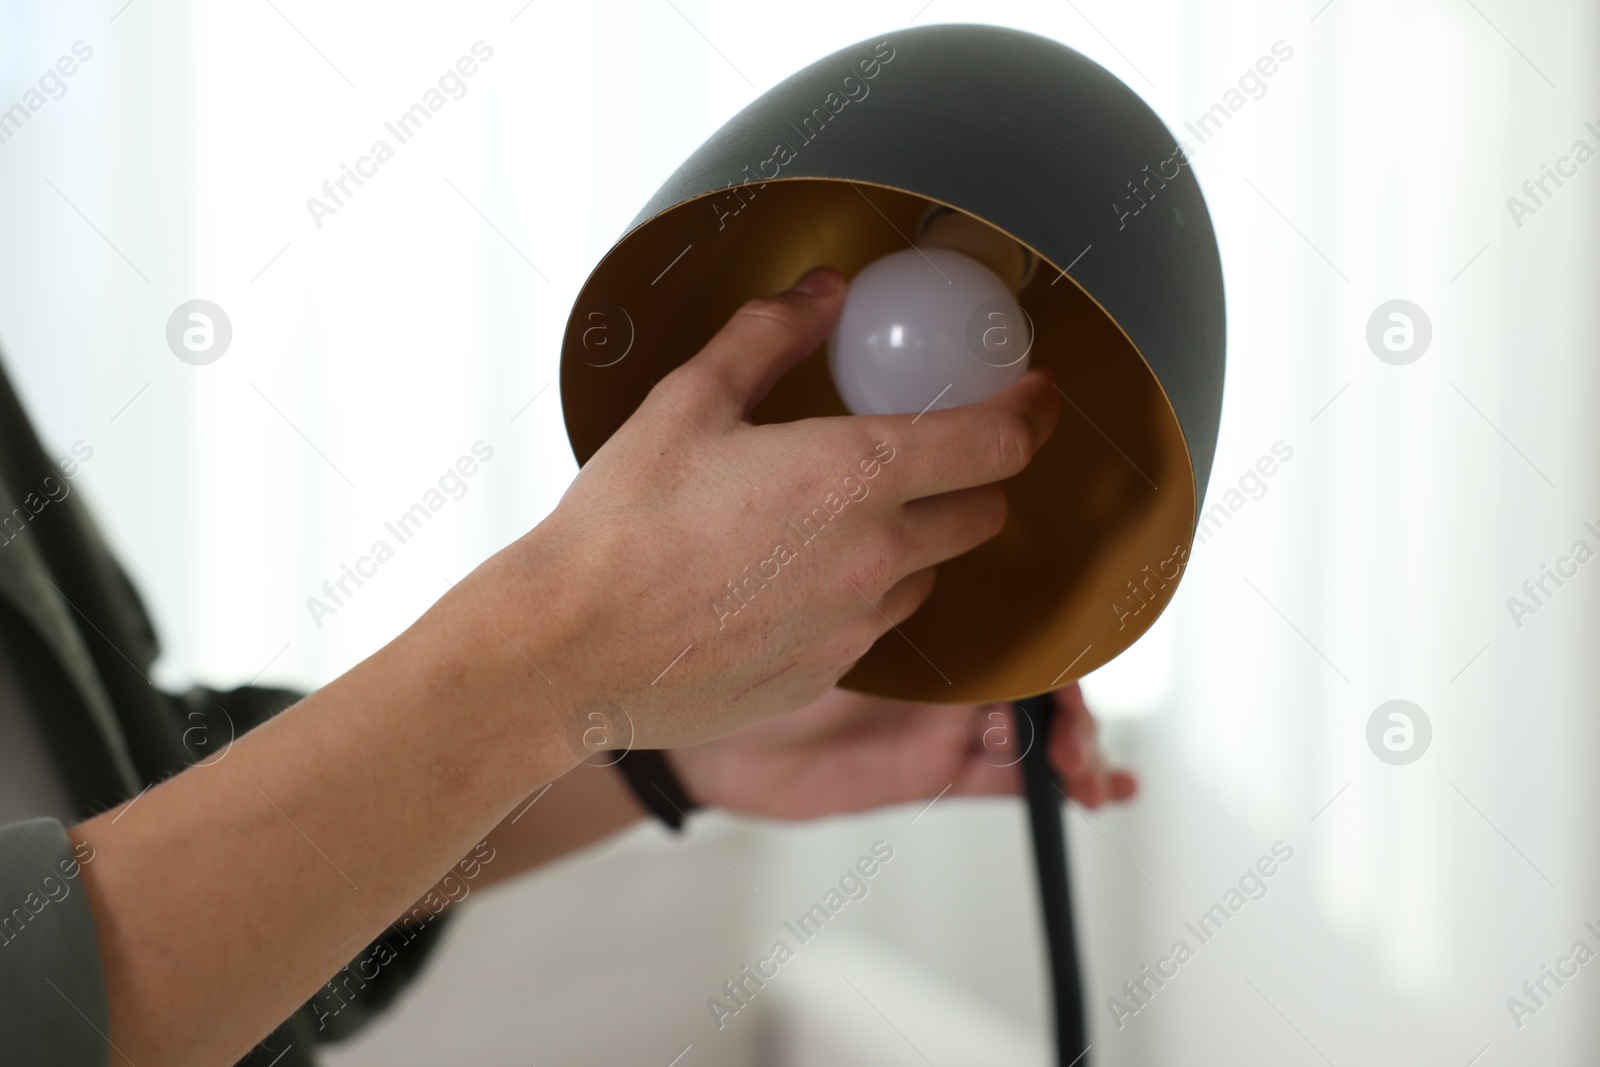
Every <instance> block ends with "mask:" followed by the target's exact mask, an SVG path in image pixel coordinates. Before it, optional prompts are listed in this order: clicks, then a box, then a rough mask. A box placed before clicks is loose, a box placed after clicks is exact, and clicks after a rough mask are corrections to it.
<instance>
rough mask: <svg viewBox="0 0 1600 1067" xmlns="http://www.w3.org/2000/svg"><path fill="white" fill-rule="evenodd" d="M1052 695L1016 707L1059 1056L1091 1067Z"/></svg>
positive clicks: (1068, 1063)
mask: <svg viewBox="0 0 1600 1067" xmlns="http://www.w3.org/2000/svg"><path fill="white" fill-rule="evenodd" d="M1056 711H1057V709H1056V702H1055V697H1054V695H1053V694H1049V693H1046V694H1045V695H1044V696H1037V697H1029V698H1027V699H1026V700H1018V701H1016V702H1015V703H1014V704H1012V706H1011V713H1012V717H1013V722H1014V725H1015V728H1016V735H1017V736H1018V737H1019V738H1020V737H1022V736H1024V732H1023V720H1024V719H1026V720H1027V721H1028V723H1029V726H1030V731H1029V733H1028V734H1027V736H1030V737H1031V738H1032V743H1031V744H1029V745H1028V748H1027V751H1026V752H1025V753H1024V754H1023V756H1022V789H1023V794H1024V796H1025V797H1026V799H1027V804H1028V824H1029V828H1030V829H1031V831H1032V835H1033V858H1034V865H1035V867H1036V869H1037V871H1038V874H1039V904H1040V908H1041V910H1042V911H1043V913H1044V930H1045V940H1046V942H1047V943H1048V944H1049V947H1050V987H1051V993H1052V997H1053V1003H1054V1008H1055V1020H1056V1055H1057V1062H1058V1064H1059V1065H1060V1067H1087V1061H1086V1059H1085V1057H1086V1056H1087V1055H1088V1052H1089V1043H1088V1038H1089V1035H1088V1029H1087V1026H1086V1024H1085V1020H1084V1014H1083V984H1082V981H1081V979H1080V977H1079V975H1078V939H1077V934H1076V931H1075V930H1074V928H1073V922H1072V882H1071V878H1070V877H1069V868H1068V865H1067V839H1066V833H1065V829H1066V828H1065V827H1064V826H1063V820H1062V814H1061V813H1062V805H1063V804H1064V803H1065V798H1064V797H1063V795H1062V792H1061V790H1060V787H1059V785H1058V783H1057V780H1056V773H1055V770H1054V769H1053V768H1052V767H1051V766H1050V729H1051V727H1052V726H1053V725H1054V723H1055V719H1056Z"/></svg>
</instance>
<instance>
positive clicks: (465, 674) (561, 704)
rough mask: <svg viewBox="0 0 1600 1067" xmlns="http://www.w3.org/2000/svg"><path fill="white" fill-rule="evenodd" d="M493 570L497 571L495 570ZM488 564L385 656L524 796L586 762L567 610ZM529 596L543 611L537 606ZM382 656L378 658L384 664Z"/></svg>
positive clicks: (479, 759) (484, 765) (460, 738)
mask: <svg viewBox="0 0 1600 1067" xmlns="http://www.w3.org/2000/svg"><path fill="white" fill-rule="evenodd" d="M486 567H487V565H486ZM485 569H486V568H480V570H479V571H475V572H473V573H472V574H470V575H468V576H467V577H466V578H463V579H462V580H461V581H460V582H459V583H456V584H455V585H454V586H452V587H451V589H450V591H449V592H447V593H446V594H445V595H444V596H443V597H442V598H440V600H439V601H438V602H437V603H436V604H434V605H433V607H432V608H430V609H429V610H428V612H427V613H425V614H424V615H423V617H422V618H421V619H419V620H418V621H417V622H416V624H414V625H413V626H412V627H411V628H410V629H409V630H407V631H406V632H405V633H404V634H402V635H401V637H400V638H398V639H397V640H396V641H395V642H394V643H393V644H392V645H391V646H389V648H387V649H385V652H391V653H392V656H391V657H390V662H389V663H387V664H384V665H383V666H382V667H380V669H383V670H396V671H401V672H406V673H407V674H409V675H410V676H411V680H412V685H413V687H414V688H415V690H416V691H417V692H418V693H419V694H420V695H421V696H422V697H423V698H424V699H425V701H426V705H427V708H428V709H429V712H430V714H431V715H432V716H433V717H434V718H435V719H436V724H437V725H439V726H441V727H443V728H444V730H445V733H446V735H447V738H448V740H447V742H446V743H447V744H448V745H449V746H450V747H451V748H452V749H455V750H458V751H462V752H464V753H466V754H468V758H469V761H470V763H471V765H472V766H474V767H476V768H477V770H476V771H475V772H474V773H488V774H492V775H494V776H495V777H497V778H498V779H499V780H502V781H504V782H505V783H506V785H507V787H508V788H509V789H511V790H512V799H513V800H515V799H517V798H520V797H522V796H524V795H525V794H527V793H528V792H531V791H532V790H534V789H536V788H538V787H540V786H541V785H543V784H544V783H546V782H550V781H553V780H554V779H556V778H559V777H561V776H562V775H564V774H566V773H567V772H568V771H570V770H571V769H572V768H573V767H575V766H577V764H578V763H579V762H580V760H581V758H582V755H583V754H582V753H581V752H578V751H577V750H576V749H575V747H574V746H573V745H572V744H571V743H570V741H569V739H568V737H567V734H568V729H567V726H568V722H567V720H568V719H569V718H570V716H569V715H568V714H567V711H568V710H569V709H568V705H569V704H571V703H572V702H573V699H574V692H573V689H572V688H571V686H570V683H568V684H562V683H563V682H565V681H566V679H564V678H563V676H562V674H561V672H560V670H559V668H558V667H557V666H556V663H557V662H558V661H559V660H560V658H561V656H560V644H561V637H562V633H563V627H562V620H563V618H564V613H563V612H561V611H560V610H559V607H558V605H557V604H556V603H555V602H554V598H550V597H541V596H538V595H536V594H535V595H529V591H527V590H525V589H520V590H519V589H516V588H514V587H513V588H511V590H510V592H509V594H508V591H507V587H508V585H509V583H506V582H504V581H496V580H495V576H494V575H493V574H492V573H491V574H484V573H483V572H484V570H485ZM524 597H526V598H527V599H529V600H534V601H535V602H537V603H539V604H541V605H543V606H542V607H541V608H539V609H537V610H530V609H529V608H527V607H524V606H522V605H521V604H519V601H522V600H523V598H524ZM376 658H377V657H375V659H376Z"/></svg>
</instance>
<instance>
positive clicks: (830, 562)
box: [444, 267, 1060, 748]
mask: <svg viewBox="0 0 1600 1067" xmlns="http://www.w3.org/2000/svg"><path fill="white" fill-rule="evenodd" d="M844 288H845V287H844V281H843V279H842V278H841V277H840V276H839V274H838V272H837V271H834V270H832V269H831V268H826V267H819V268H817V269H816V270H813V271H811V272H809V273H808V274H806V275H805V276H804V277H803V278H802V279H801V280H800V281H799V282H797V283H796V286H795V288H793V289H791V290H789V291H788V292H786V293H780V294H779V295H777V296H775V297H771V298H768V299H764V300H754V301H751V302H750V303H748V304H745V305H744V306H743V307H741V308H740V309H739V310H738V312H737V313H735V314H734V316H733V318H732V319H731V320H730V321H729V322H728V324H727V325H726V326H725V327H723V329H722V330H721V331H720V332H719V333H718V334H717V335H716V336H715V337H713V338H712V339H711V340H710V341H709V342H708V343H707V344H706V346H705V348H704V349H702V350H701V351H700V353H699V354H698V355H696V356H695V357H694V358H692V359H690V360H688V361H687V362H686V363H684V364H682V365H681V366H680V367H678V368H677V369H676V370H674V371H672V372H671V373H670V374H668V375H667V376H666V377H665V378H663V379H662V380H661V381H660V382H659V383H658V384H657V385H656V386H655V387H654V388H653V389H652V390H651V392H650V394H649V396H648V397H647V398H646V400H645V401H644V403H643V404H641V405H640V407H639V409H638V410H637V411H636V412H634V414H633V416H632V417H631V418H629V419H628V421H627V422H626V423H624V424H623V425H622V427H621V428H620V429H618V430H617V432H616V433H615V434H613V435H612V437H611V438H610V439H609V440H608V441H607V442H606V443H605V444H604V445H603V446H602V447H601V448H600V450H599V451H598V452H596V453H595V454H594V455H593V456H591V457H590V458H589V460H588V462H586V463H585V464H584V465H583V469H582V470H581V471H579V472H578V477H577V479H576V480H575V481H574V482H573V483H572V486H571V488H569V489H568V490H567V493H566V496H565V497H563V498H562V500H561V503H560V505H559V506H558V507H557V508H556V510H555V511H554V513H552V514H551V515H550V517H549V518H547V519H546V520H545V521H544V522H543V523H541V524H540V526H539V527H538V528H537V529H535V530H534V531H533V532H532V533H530V534H528V535H527V537H525V538H523V539H522V540H521V541H519V542H518V543H516V544H513V545H512V546H511V547H509V548H507V549H506V550H505V551H503V552H501V553H500V554H498V555H497V556H496V557H495V558H494V559H492V560H490V561H489V562H488V563H486V564H485V565H484V566H483V567H481V568H479V569H478V571H476V572H474V574H473V575H471V576H470V577H469V578H467V579H465V580H463V582H462V583H461V585H462V593H463V597H464V598H466V599H468V600H469V601H470V604H467V605H462V604H457V603H454V602H453V600H452V598H446V600H445V601H444V604H445V605H446V608H447V611H446V616H445V618H444V624H445V626H446V627H447V628H449V627H455V628H457V629H459V630H461V631H462V632H466V631H469V630H470V631H471V632H472V636H473V638H474V639H475V640H477V641H479V642H480V644H487V646H488V647H490V648H496V647H499V646H504V647H501V648H500V651H502V652H506V651H507V650H508V649H509V652H507V654H506V655H505V656H504V657H503V658H504V660H505V665H506V666H507V667H509V668H510V670H509V671H507V672H505V673H506V676H507V678H508V679H510V681H511V684H512V685H514V686H516V687H520V690H521V693H520V696H512V695H511V694H509V693H508V694H507V695H508V696H512V699H519V698H520V699H526V698H527V697H528V696H532V695H533V694H535V693H538V694H539V696H538V697H537V698H536V699H546V700H548V701H551V702H554V703H557V704H560V705H564V706H565V707H566V708H567V709H579V708H581V707H583V706H585V705H587V704H590V703H592V702H595V703H598V702H604V704H605V705H606V706H608V707H615V708H620V709H623V710H625V711H626V712H627V714H628V716H629V717H630V718H631V720H632V725H633V737H634V743H635V744H637V745H640V746H643V747H653V748H668V747H677V746H682V745H691V744H696V743H699V742H702V741H709V740H711V739H713V738H717V737H720V736H722V735H724V734H728V733H731V732H733V731H734V730H737V729H738V728H739V727H741V726H745V725H747V724H749V723H753V722H756V721H759V720H760V719H764V718H767V717H769V716H772V715H777V714H781V713H783V712H787V711H791V710H793V709H795V708H797V707H802V706H804V705H805V704H807V703H809V702H811V701H813V700H816V699H817V698H818V697H820V696H822V695H823V694H824V693H825V692H827V690H828V689H829V688H831V687H832V686H833V684H834V682H836V681H837V680H838V679H839V678H840V677H841V676H843V675H844V674H845V673H846V672H847V671H849V669H850V668H851V667H852V666H853V665H854V664H855V662H856V661H857V660H858V659H860V658H861V656H863V655H864V654H865V653H866V652H867V650H868V649H869V648H871V647H872V644H873V643H874V642H875V641H876V640H877V639H878V638H879V637H881V636H883V634H884V633H885V632H886V631H888V630H889V628H890V627H891V626H892V625H895V624H897V623H899V622H901V621H903V620H904V619H906V618H907V617H908V616H909V615H911V613H912V612H914V611H915V610H916V609H917V608H918V607H919V606H920V605H921V604H922V603H923V601H924V600H926V599H927V597H928V595H929V594H930V593H931V592H932V590H933V581H934V567H935V565H937V564H939V563H942V562H944V561H945V560H948V559H952V558H954V557H956V556H959V555H961V554H962V553H964V552H967V551H969V550H970V549H972V548H975V547H976V546H978V545H979V544H982V543H983V542H984V541H987V540H989V538H991V537H993V536H995V535H996V534H997V533H999V532H1000V530H1001V528H1002V527H1003V526H1004V524H1005V518H1006V501H1005V494H1004V493H1003V492H1002V490H1001V488H1000V486H999V484H997V483H999V482H1001V481H1003V480H1005V479H1007V478H1010V477H1011V476H1013V475H1015V474H1017V473H1018V472H1020V471H1021V470H1022V469H1023V468H1024V467H1025V466H1026V465H1027V463H1028V461H1029V459H1031V458H1032V456H1033V454H1034V452H1035V450H1037V449H1038V448H1039V447H1040V446H1041V445H1043V444H1044V443H1045V441H1046V440H1048V438H1049V437H1050V435H1051V433H1052V432H1053V430H1054V429H1055V424H1056V416H1057V413H1058V406H1059V402H1060V401H1059V394H1058V393H1057V392H1056V390H1055V389H1054V388H1053V387H1052V386H1051V379H1050V375H1049V372H1048V371H1047V370H1044V369H1042V368H1037V367H1036V368H1034V369H1033V370H1031V371H1029V372H1028V373H1027V374H1026V375H1024V376H1023V377H1022V378H1021V379H1020V380H1018V381H1017V382H1016V383H1014V384H1013V385H1012V386H1010V387H1009V388H1007V389H1006V390H1004V391H1003V392H1001V393H999V394H997V395H996V396H994V397H992V398H991V399H989V400H986V401H984V402H983V403H979V404H969V405H966V406H964V407H958V408H952V409H950V410H946V411H929V412H926V413H923V414H920V415H918V414H905V415H875V416H862V417H854V418H851V417H837V418H812V419H803V420H801V421H799V422H791V423H782V424H765V425H755V424H753V423H751V421H750V417H749V416H750V412H751V411H752V410H753V409H754V408H755V406H756V405H757V404H759V403H760V402H761V399H762V398H763V397H764V396H765V395H766V394H767V392H768V391H769V390H770V389H772V388H773V386H774V385H776V384H777V382H778V380H779V379H780V378H782V376H783V375H784V374H785V373H787V372H788V371H789V369H790V368H792V367H793V366H794V365H795V364H797V363H799V362H800V361H801V360H802V359H804V358H805V357H806V356H808V355H810V354H811V353H812V352H814V351H815V350H816V348H817V346H818V345H819V344H821V343H822V341H823V340H824V339H825V338H826V337H827V336H828V331H829V330H830V329H831V328H832V326H833V324H834V321H835V320H836V319H837V318H838V316H839V310H840V308H841V307H842V306H843V303H844ZM936 391H937V390H934V392H936ZM933 399H934V397H933V395H931V393H930V395H929V397H928V400H929V401H930V402H931V401H932V400H933ZM480 615H481V617H480ZM484 620H492V621H493V624H494V626H495V627H496V628H497V629H498V630H499V632H500V636H502V637H504V638H505V640H504V641H497V640H496V636H497V635H496V634H495V632H494V631H492V630H489V629H488V627H487V626H484V625H483V621H484ZM552 620H554V622H552ZM485 639H487V640H485ZM526 648H534V649H538V650H539V651H540V653H541V654H542V655H543V657H544V659H545V662H548V663H550V664H551V667H550V669H549V670H548V671H546V670H545V669H544V666H543V663H541V664H540V666H539V670H540V672H541V673H542V675H543V676H542V677H541V676H540V675H536V674H535V673H534V672H533V670H531V669H528V667H529V664H528V663H527V662H524V661H523V658H521V657H519V655H517V654H515V653H518V652H519V650H522V649H526ZM531 662H538V660H537V657H534V658H533V659H532V661H531ZM541 690H543V692H541Z"/></svg>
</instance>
